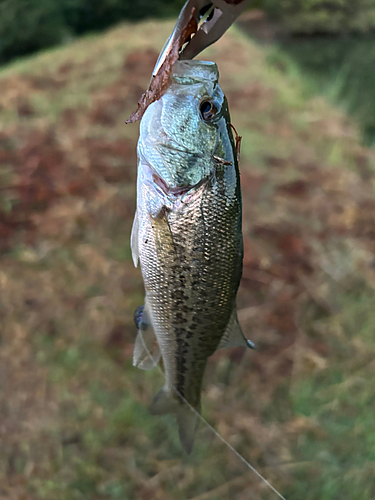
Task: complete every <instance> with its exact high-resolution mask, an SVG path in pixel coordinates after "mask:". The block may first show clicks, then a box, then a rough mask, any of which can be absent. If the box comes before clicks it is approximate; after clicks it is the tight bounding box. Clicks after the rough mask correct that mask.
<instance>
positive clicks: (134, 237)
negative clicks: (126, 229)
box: [130, 212, 139, 267]
mask: <svg viewBox="0 0 375 500" xmlns="http://www.w3.org/2000/svg"><path fill="white" fill-rule="evenodd" d="M138 234H139V222H138V213H137V212H135V216H134V221H133V227H132V233H131V236H130V246H131V249H132V257H133V262H134V265H135V267H137V266H138V259H139V244H138Z"/></svg>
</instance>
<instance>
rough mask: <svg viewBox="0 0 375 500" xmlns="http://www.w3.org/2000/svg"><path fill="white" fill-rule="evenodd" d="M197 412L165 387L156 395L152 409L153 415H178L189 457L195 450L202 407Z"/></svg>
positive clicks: (182, 437)
mask: <svg viewBox="0 0 375 500" xmlns="http://www.w3.org/2000/svg"><path fill="white" fill-rule="evenodd" d="M195 410H196V412H197V413H195V411H194V410H192V408H189V406H188V405H187V404H186V403H184V402H183V401H181V400H179V399H178V397H177V396H176V395H174V394H173V393H172V392H171V391H169V390H168V389H166V388H165V387H163V389H161V390H160V391H159V392H158V393H157V394H156V396H155V398H154V401H153V402H152V404H151V407H150V412H151V414H152V415H166V414H167V413H174V414H175V415H176V417H177V424H178V431H179V436H180V441H181V444H182V447H183V448H184V450H185V451H186V453H187V454H188V455H190V453H191V452H192V450H193V445H194V438H195V434H196V432H197V429H198V425H199V414H200V405H199V406H198V407H197V408H195Z"/></svg>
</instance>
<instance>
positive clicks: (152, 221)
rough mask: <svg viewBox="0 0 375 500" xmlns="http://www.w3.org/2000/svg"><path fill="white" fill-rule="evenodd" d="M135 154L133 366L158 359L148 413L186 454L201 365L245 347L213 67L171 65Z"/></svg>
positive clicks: (229, 162) (238, 251) (237, 211)
mask: <svg viewBox="0 0 375 500" xmlns="http://www.w3.org/2000/svg"><path fill="white" fill-rule="evenodd" d="M137 155H138V168H137V208H136V214H135V218H134V223H133V228H132V234H131V249H132V256H133V261H134V264H135V266H137V265H138V263H140V267H141V272H142V276H143V281H144V287H145V302H144V306H142V307H140V308H138V309H137V311H136V314H135V322H136V325H137V328H138V333H137V337H136V340H135V348H134V355H133V364H134V366H137V367H139V368H141V369H145V370H149V369H151V368H153V367H154V366H156V364H157V363H158V362H159V360H160V358H162V361H163V366H164V372H165V385H164V387H163V388H162V389H161V390H160V391H159V393H158V394H157V395H156V396H155V399H154V401H153V403H152V404H151V407H150V411H151V413H152V414H154V415H164V414H167V413H173V414H175V415H176V417H177V424H178V428H179V437H180V441H181V444H182V446H183V448H184V449H185V451H186V452H187V453H189V454H190V453H191V451H192V449H193V444H194V438H195V435H196V432H197V428H198V424H199V418H200V412H201V386H202V380H203V375H204V372H205V368H206V365H207V360H208V358H209V357H210V356H211V355H212V354H213V353H214V352H215V351H216V350H217V349H220V348H222V347H233V346H248V347H254V346H253V344H252V342H251V341H248V340H247V339H246V338H245V336H244V334H243V332H242V330H241V327H240V325H239V322H238V318H237V309H236V295H237V290H238V287H239V284H240V280H241V276H242V261H243V241H242V205H241V187H240V174H239V167H238V161H237V153H236V143H235V140H234V138H233V132H232V126H231V124H230V115H229V110H228V103H227V99H226V97H225V95H224V93H223V91H222V89H221V87H220V85H219V72H218V68H217V66H216V64H215V63H213V62H209V61H198V60H186V61H177V62H176V63H175V64H174V66H173V70H172V74H171V83H170V85H169V87H168V89H167V90H166V92H165V93H164V95H162V97H161V98H160V99H158V100H157V101H155V102H153V103H152V104H150V105H149V107H148V108H147V110H146V112H145V114H144V115H143V118H142V120H141V123H140V134H139V141H138V146H137Z"/></svg>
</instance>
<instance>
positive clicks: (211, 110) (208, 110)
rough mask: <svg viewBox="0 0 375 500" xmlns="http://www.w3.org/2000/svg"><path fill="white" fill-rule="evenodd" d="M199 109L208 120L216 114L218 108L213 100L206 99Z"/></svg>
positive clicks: (206, 120)
mask: <svg viewBox="0 0 375 500" xmlns="http://www.w3.org/2000/svg"><path fill="white" fill-rule="evenodd" d="M199 111H200V114H201V117H202V119H203V120H204V121H205V122H208V121H210V120H212V118H214V117H215V116H216V114H217V111H218V110H217V108H216V106H215V105H214V103H213V102H211V101H207V100H205V101H202V102H201V103H200V105H199Z"/></svg>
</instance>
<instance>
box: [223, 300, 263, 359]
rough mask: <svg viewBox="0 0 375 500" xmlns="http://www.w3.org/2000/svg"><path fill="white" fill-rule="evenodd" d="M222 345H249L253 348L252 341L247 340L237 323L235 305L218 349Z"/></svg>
mask: <svg viewBox="0 0 375 500" xmlns="http://www.w3.org/2000/svg"><path fill="white" fill-rule="evenodd" d="M223 347H250V349H255V345H254V344H253V342H251V340H247V339H246V338H245V336H244V334H243V332H242V329H241V327H240V324H239V323H238V318H237V310H236V307H234V308H233V312H232V315H231V317H230V320H229V322H228V326H227V329H226V330H225V333H224V335H223V336H222V337H221V340H220V344H219V346H218V349H221V348H223Z"/></svg>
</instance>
